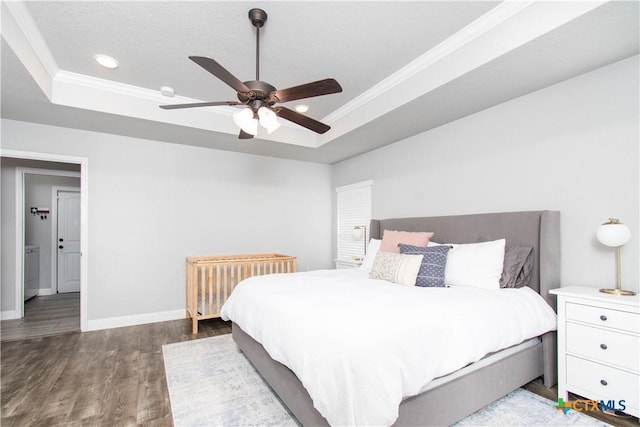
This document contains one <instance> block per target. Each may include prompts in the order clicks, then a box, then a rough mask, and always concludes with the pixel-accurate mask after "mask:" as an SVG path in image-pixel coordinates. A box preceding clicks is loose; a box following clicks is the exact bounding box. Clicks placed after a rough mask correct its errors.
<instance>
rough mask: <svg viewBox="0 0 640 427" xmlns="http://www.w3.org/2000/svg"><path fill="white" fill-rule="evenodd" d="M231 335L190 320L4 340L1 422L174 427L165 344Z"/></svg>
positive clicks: (221, 325) (214, 324)
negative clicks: (195, 330)
mask: <svg viewBox="0 0 640 427" xmlns="http://www.w3.org/2000/svg"><path fill="white" fill-rule="evenodd" d="M230 332H231V327H230V324H227V323H226V322H223V321H222V320H219V319H213V320H206V321H201V322H200V333H199V334H198V335H197V336H193V335H192V334H191V322H190V321H188V320H186V319H185V320H174V321H170V322H161V323H153V324H149V325H140V326H130V327H126V328H116V329H108V330H103V331H93V332H83V333H80V332H75V333H67V334H62V335H55V336H50V337H43V338H34V339H28V340H22V341H12V342H3V343H2V349H1V352H2V360H1V374H0V383H1V387H0V395H1V406H0V409H1V413H2V416H1V418H0V424H1V425H2V426H3V427H8V426H19V427H23V426H35V425H43V426H44V425H46V426H81V425H102V426H129V425H131V426H135V425H140V426H146V425H148V426H170V425H172V419H171V406H170V403H169V394H168V391H167V383H166V379H165V374H164V360H163V358H162V345H163V344H168V343H174V342H179V341H187V340H192V339H196V338H205V337H208V336H213V335H219V334H226V333H230Z"/></svg>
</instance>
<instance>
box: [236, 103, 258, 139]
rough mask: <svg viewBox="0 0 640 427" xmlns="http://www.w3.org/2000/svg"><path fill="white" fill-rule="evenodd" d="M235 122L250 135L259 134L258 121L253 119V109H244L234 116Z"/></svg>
mask: <svg viewBox="0 0 640 427" xmlns="http://www.w3.org/2000/svg"><path fill="white" fill-rule="evenodd" d="M233 122H234V123H235V124H236V125H237V126H238V127H239V128H240V129H242V130H243V131H245V132H246V133H248V134H251V135H254V136H255V135H256V134H257V133H258V121H257V120H256V119H254V118H253V111H251V108H244V109H242V110H240V111H238V112H237V113H235V114H234V115H233Z"/></svg>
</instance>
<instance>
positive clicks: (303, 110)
mask: <svg viewBox="0 0 640 427" xmlns="http://www.w3.org/2000/svg"><path fill="white" fill-rule="evenodd" d="M294 108H295V110H296V111H297V112H298V113H306V112H307V111H309V106H308V105H307V104H298V105H296V106H295V107H294Z"/></svg>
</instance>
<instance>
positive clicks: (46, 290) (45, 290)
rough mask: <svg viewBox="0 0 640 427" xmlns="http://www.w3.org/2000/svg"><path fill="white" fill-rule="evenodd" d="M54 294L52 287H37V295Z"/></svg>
mask: <svg viewBox="0 0 640 427" xmlns="http://www.w3.org/2000/svg"><path fill="white" fill-rule="evenodd" d="M54 294H55V292H53V289H51V288H41V289H38V296H42V297H44V296H47V295H54Z"/></svg>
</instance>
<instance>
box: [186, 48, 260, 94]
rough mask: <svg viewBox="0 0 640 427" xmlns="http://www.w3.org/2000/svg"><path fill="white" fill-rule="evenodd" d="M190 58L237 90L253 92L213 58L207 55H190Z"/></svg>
mask: <svg viewBox="0 0 640 427" xmlns="http://www.w3.org/2000/svg"><path fill="white" fill-rule="evenodd" d="M189 59H190V60H192V61H193V62H195V63H196V64H198V65H199V66H201V67H202V68H204V69H205V70H207V71H208V72H210V73H211V74H213V75H214V76H216V77H217V78H219V79H220V80H222V81H223V82H225V83H226V84H228V85H229V86H231V87H232V88H234V89H235V90H236V92H251V89H249V88H248V87H247V85H245V84H244V83H242V82H241V81H240V80H238V79H237V78H236V77H235V76H234V75H233V74H231V73H230V72H228V71H227V70H226V69H225V68H224V67H223V66H222V65H220V64H218V63H217V62H216V61H214V60H213V59H211V58H207V57H205V56H190V57H189Z"/></svg>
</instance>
